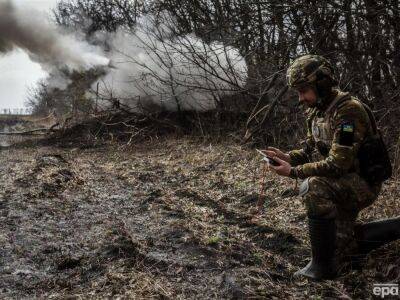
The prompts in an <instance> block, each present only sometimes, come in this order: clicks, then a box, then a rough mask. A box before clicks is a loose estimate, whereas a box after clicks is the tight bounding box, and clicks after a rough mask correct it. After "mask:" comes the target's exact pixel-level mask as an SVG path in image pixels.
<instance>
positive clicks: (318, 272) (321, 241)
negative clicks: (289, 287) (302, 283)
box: [294, 218, 336, 280]
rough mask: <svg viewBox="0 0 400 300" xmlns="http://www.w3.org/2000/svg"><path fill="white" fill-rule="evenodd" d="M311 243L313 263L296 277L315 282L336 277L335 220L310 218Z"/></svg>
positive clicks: (297, 273)
mask: <svg viewBox="0 0 400 300" xmlns="http://www.w3.org/2000/svg"><path fill="white" fill-rule="evenodd" d="M308 228H309V236H310V242H311V251H312V257H311V261H310V262H309V263H308V265H307V266H305V267H304V268H303V269H301V270H299V271H297V272H296V273H295V274H294V276H295V277H298V276H305V277H308V278H311V279H315V280H321V279H331V278H334V277H335V276H336V266H335V259H334V256H335V241H336V225H335V219H318V218H308Z"/></svg>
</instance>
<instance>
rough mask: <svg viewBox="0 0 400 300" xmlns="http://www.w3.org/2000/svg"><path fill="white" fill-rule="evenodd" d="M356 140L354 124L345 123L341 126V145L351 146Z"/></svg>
mask: <svg viewBox="0 0 400 300" xmlns="http://www.w3.org/2000/svg"><path fill="white" fill-rule="evenodd" d="M353 140H354V124H353V123H343V124H342V125H341V126H340V134H339V145H342V146H351V145H353Z"/></svg>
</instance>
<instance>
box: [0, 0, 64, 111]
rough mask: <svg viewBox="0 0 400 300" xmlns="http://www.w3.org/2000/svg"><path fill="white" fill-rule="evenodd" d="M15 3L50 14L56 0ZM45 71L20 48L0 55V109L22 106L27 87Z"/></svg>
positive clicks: (42, 76) (28, 0) (18, 0)
mask: <svg viewBox="0 0 400 300" xmlns="http://www.w3.org/2000/svg"><path fill="white" fill-rule="evenodd" d="M13 2H14V3H15V4H17V5H23V6H31V7H32V8H34V9H36V10H41V11H43V12H44V14H47V15H50V14H51V9H52V8H54V7H55V5H56V3H57V0H14V1H13ZM45 77H46V72H45V71H43V70H42V68H41V67H40V65H39V64H37V63H34V62H32V61H31V60H30V59H29V57H28V55H27V54H26V53H24V52H23V51H22V50H14V51H13V52H11V53H8V54H7V55H4V56H2V55H0V109H3V108H11V109H13V108H23V107H25V102H26V99H27V94H28V89H29V88H32V87H35V85H36V83H37V82H38V80H40V79H42V78H45Z"/></svg>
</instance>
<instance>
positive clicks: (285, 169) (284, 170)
mask: <svg viewBox="0 0 400 300" xmlns="http://www.w3.org/2000/svg"><path fill="white" fill-rule="evenodd" d="M272 159H273V160H275V161H276V162H277V163H279V166H273V165H269V167H270V169H272V170H274V171H275V173H276V174H278V175H281V176H289V175H290V169H291V168H292V166H291V165H290V163H288V162H287V161H285V160H283V159H280V158H279V157H277V156H274V157H272Z"/></svg>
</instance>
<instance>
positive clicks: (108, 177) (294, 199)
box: [0, 133, 400, 299]
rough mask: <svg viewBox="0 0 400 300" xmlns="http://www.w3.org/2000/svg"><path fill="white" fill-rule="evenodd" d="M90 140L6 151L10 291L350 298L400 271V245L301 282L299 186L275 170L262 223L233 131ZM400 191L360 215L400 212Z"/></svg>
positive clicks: (391, 185)
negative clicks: (336, 273)
mask: <svg viewBox="0 0 400 300" xmlns="http://www.w3.org/2000/svg"><path fill="white" fill-rule="evenodd" d="M108 134H109V133H108ZM67 137H68V136H67ZM69 137H71V136H69ZM81 138H82V136H81ZM128 140H129V139H128ZM60 141H61V140H60ZM73 141H75V142H73ZM125 141H127V140H126V139H125ZM68 143H69V144H68ZM82 144H84V142H82V141H81V142H79V139H78V137H76V139H75V140H73V139H69V140H68V139H67V142H66V145H67V147H56V146H54V145H50V144H49V142H47V145H44V144H42V145H41V146H39V147H37V148H29V147H19V149H18V148H14V149H10V148H9V149H6V150H3V151H2V152H1V156H0V157H1V158H0V160H1V162H0V168H1V172H0V177H1V178H0V199H1V200H0V224H1V228H2V231H1V233H0V241H1V244H2V245H4V246H3V247H2V248H1V249H0V266H1V269H0V270H1V271H0V297H1V298H23V297H25V298H32V297H39V298H53V299H54V298H55V299H61V298H63V299H64V298H68V297H72V298H107V297H113V298H117V297H125V298H135V299H138V298H167V299H169V298H173V299H175V298H201V299H204V298H272V299H281V298H288V299H309V298H314V299H318V298H330V297H331V298H341V299H349V298H370V297H371V295H372V284H373V283H382V282H398V281H399V280H400V268H399V263H400V261H399V258H398V252H399V247H400V244H399V243H398V242H397V243H392V244H390V245H388V246H387V247H385V248H382V249H379V250H377V251H375V252H373V253H371V254H370V255H369V256H368V257H367V259H366V261H365V263H364V264H363V265H362V267H361V268H358V269H351V268H349V270H346V272H345V273H343V274H342V275H341V276H340V277H339V278H338V279H336V280H334V281H326V282H323V283H315V282H309V281H307V280H298V279H297V280H295V279H293V278H292V274H293V272H294V271H296V270H297V269H298V268H300V267H302V266H303V265H304V264H305V262H306V261H307V259H308V253H309V246H308V238H307V231H306V216H305V211H304V208H303V206H302V204H301V200H300V198H299V197H298V196H293V193H292V192H291V191H292V189H293V187H294V182H292V181H291V180H288V179H282V178H279V177H276V176H273V175H272V174H271V173H268V178H267V181H266V187H267V190H266V195H265V197H266V201H265V207H264V208H265V212H264V214H263V215H262V216H260V217H258V218H254V216H253V215H252V213H251V212H252V209H253V208H254V207H255V205H256V202H257V198H258V192H259V180H260V178H259V176H260V163H259V158H258V157H257V155H256V154H255V153H254V151H253V150H251V149H248V148H247V147H244V146H242V145H240V144H238V143H237V142H235V140H227V139H225V141H222V140H218V139H216V140H211V139H204V138H203V137H202V136H201V135H200V136H199V137H195V136H192V137H187V136H186V137H185V136H179V137H178V138H177V135H176V134H171V133H170V134H169V135H167V136H166V135H160V136H158V138H155V137H154V136H153V139H142V140H135V142H134V143H131V144H130V145H127V143H126V142H122V143H121V141H120V142H119V143H108V144H107V145H106V144H104V142H103V143H99V144H97V147H92V146H93V144H92V146H91V147H89V146H90V145H89V144H87V147H82ZM59 146H62V145H61V144H59ZM399 194H400V190H399V188H398V186H397V181H396V180H392V181H389V182H388V184H385V186H384V190H383V192H382V194H381V196H380V197H379V199H378V200H377V202H376V203H375V204H374V205H373V206H372V207H370V208H368V209H366V210H365V211H364V212H363V213H362V215H361V220H364V221H366V220H371V219H376V218H381V217H391V216H395V215H399V214H400V210H399V207H398V205H397V199H398V197H399Z"/></svg>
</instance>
